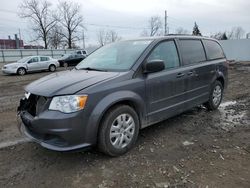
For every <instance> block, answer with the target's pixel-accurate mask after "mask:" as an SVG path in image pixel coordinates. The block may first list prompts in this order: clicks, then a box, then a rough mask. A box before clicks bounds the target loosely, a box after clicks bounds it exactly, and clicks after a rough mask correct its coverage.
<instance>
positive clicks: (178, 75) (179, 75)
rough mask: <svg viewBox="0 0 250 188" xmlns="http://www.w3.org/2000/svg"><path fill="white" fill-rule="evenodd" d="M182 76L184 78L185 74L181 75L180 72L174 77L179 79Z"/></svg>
mask: <svg viewBox="0 0 250 188" xmlns="http://www.w3.org/2000/svg"><path fill="white" fill-rule="evenodd" d="M183 76H185V74H184V73H182V72H180V73H178V74H177V76H176V77H177V78H181V77H183Z"/></svg>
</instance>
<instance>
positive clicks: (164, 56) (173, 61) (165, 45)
mask: <svg viewBox="0 0 250 188" xmlns="http://www.w3.org/2000/svg"><path fill="white" fill-rule="evenodd" d="M156 59H158V60H163V61H164V64H165V69H170V68H175V67H179V64H180V63H179V56H178V53H177V50H176V46H175V42H174V41H165V42H161V43H160V44H159V45H158V46H156V48H155V49H154V50H153V51H152V52H151V54H150V55H149V57H148V61H150V60H156Z"/></svg>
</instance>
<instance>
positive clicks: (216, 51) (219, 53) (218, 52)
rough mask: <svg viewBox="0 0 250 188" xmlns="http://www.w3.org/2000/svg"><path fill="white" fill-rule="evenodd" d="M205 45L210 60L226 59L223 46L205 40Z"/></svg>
mask: <svg viewBox="0 0 250 188" xmlns="http://www.w3.org/2000/svg"><path fill="white" fill-rule="evenodd" d="M203 44H204V46H205V49H206V52H207V58H208V59H209V60H213V59H220V58H224V57H225V56H224V53H223V50H222V48H221V46H220V45H219V44H218V43H217V42H215V41H212V40H204V41H203Z"/></svg>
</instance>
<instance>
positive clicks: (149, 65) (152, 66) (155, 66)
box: [144, 59, 165, 73]
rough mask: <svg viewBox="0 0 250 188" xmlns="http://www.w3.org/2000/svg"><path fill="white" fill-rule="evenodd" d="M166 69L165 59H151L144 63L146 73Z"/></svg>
mask: <svg viewBox="0 0 250 188" xmlns="http://www.w3.org/2000/svg"><path fill="white" fill-rule="evenodd" d="M164 69H165V65H164V61H163V60H160V59H155V60H150V61H147V62H146V63H145V64H144V73H153V72H160V71H162V70H164Z"/></svg>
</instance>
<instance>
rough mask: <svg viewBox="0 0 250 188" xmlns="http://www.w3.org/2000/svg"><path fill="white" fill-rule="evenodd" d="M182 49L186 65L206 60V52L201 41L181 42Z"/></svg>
mask: <svg viewBox="0 0 250 188" xmlns="http://www.w3.org/2000/svg"><path fill="white" fill-rule="evenodd" d="M180 49H181V52H182V59H183V64H184V65H189V64H193V63H199V62H201V61H205V60H206V55H205V51H204V48H203V45H202V43H201V41H200V40H180Z"/></svg>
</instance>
